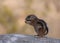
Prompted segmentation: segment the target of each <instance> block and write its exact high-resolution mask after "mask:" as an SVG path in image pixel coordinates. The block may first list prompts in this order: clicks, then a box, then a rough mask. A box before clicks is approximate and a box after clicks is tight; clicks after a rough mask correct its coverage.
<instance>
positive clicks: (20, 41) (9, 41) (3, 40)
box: [0, 34, 60, 43]
mask: <svg viewBox="0 0 60 43" xmlns="http://www.w3.org/2000/svg"><path fill="white" fill-rule="evenodd" d="M0 43H60V39H53V38H49V37H44V38H39V37H37V36H32V35H22V34H6V35H0Z"/></svg>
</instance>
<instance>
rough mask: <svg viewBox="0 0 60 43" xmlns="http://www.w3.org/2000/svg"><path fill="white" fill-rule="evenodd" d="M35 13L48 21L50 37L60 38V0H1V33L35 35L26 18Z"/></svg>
mask: <svg viewBox="0 0 60 43" xmlns="http://www.w3.org/2000/svg"><path fill="white" fill-rule="evenodd" d="M29 14H35V15H36V16H37V17H38V18H40V19H43V20H45V21H46V23H47V25H48V28H49V34H48V35H47V36H48V37H52V38H59V39H60V0H0V34H15V33H16V34H29V35H35V34H36V33H35V31H34V29H33V27H32V26H30V25H28V24H25V18H26V16H27V15H29Z"/></svg>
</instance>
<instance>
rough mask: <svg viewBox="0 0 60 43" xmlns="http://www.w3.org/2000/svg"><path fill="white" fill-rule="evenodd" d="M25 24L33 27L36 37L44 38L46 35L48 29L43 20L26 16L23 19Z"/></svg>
mask: <svg viewBox="0 0 60 43" xmlns="http://www.w3.org/2000/svg"><path fill="white" fill-rule="evenodd" d="M25 23H27V24H30V25H32V26H33V27H34V29H35V31H36V33H37V36H39V37H44V36H45V35H47V34H48V27H47V24H46V22H45V21H44V20H42V19H39V18H37V17H36V16H35V15H33V14H32V15H28V16H27V17H26V19H25Z"/></svg>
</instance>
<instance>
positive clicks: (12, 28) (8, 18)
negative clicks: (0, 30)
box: [0, 6, 17, 34]
mask: <svg viewBox="0 0 60 43" xmlns="http://www.w3.org/2000/svg"><path fill="white" fill-rule="evenodd" d="M0 23H1V24H3V25H4V26H5V27H6V29H7V33H8V34H9V33H15V32H16V29H17V26H16V18H15V17H14V16H13V13H12V11H11V10H10V9H9V8H8V7H7V6H3V7H2V8H1V9H0Z"/></svg>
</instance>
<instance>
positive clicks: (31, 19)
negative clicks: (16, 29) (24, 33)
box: [25, 14, 37, 24]
mask: <svg viewBox="0 0 60 43" xmlns="http://www.w3.org/2000/svg"><path fill="white" fill-rule="evenodd" d="M36 19H37V17H36V16H35V15H33V14H32V15H28V16H27V17H26V19H25V23H27V24H32V23H33V22H35V21H36Z"/></svg>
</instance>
